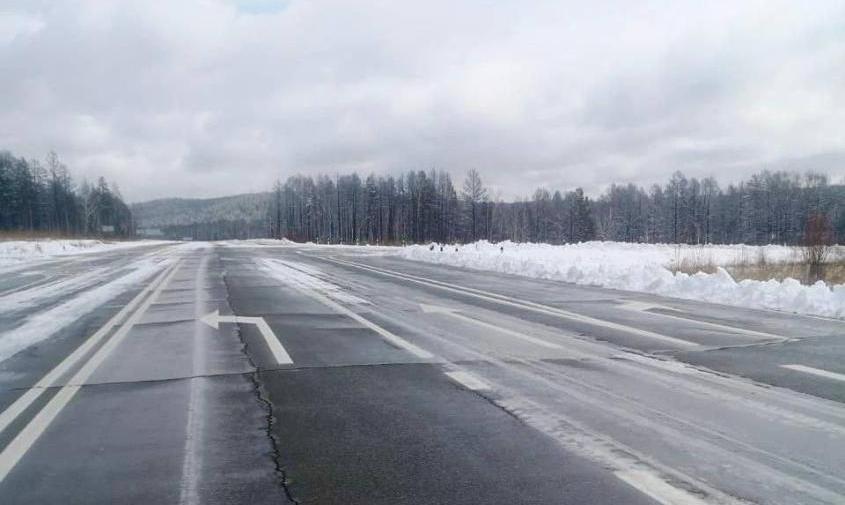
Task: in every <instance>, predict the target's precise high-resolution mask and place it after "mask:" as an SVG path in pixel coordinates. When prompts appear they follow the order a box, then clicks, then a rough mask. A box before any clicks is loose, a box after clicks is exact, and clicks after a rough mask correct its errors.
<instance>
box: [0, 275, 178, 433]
mask: <svg viewBox="0 0 845 505" xmlns="http://www.w3.org/2000/svg"><path fill="white" fill-rule="evenodd" d="M167 272H168V269H167V268H165V269H164V270H163V271H162V272H161V273H160V274H159V276H158V277H156V278H155V279H154V280H153V282H151V283H150V284H148V285H147V287H145V288H144V289H143V290H142V291H141V292H140V293H138V294H137V295H136V296H135V298H133V299H132V300H131V301H130V302H129V303H127V304H126V306H125V307H123V308H122V309H121V310H120V312H118V313H117V314H115V315H114V316H113V317H112V318H111V319H109V320H108V322H107V323H106V324H104V325H103V326H101V327H100V329H99V330H97V331H96V332H94V334H92V335H91V336H90V337H88V339H87V340H85V342H83V343H82V345H80V346H79V347H77V348H76V350H74V351H73V352H72V353H71V354H69V355H68V356H67V357H66V358H65V359H64V360H62V362H61V363H59V364H58V365H56V367H55V368H53V369H52V370H50V372H48V373H47V375H45V376H44V377H42V378H41V380H39V381H38V382H36V383H35V385H34V386H32V387H31V388H30V389H28V390H27V391H26V393H24V394H23V395H21V396H20V397H18V399H17V400H15V401H14V403H12V404H11V405H10V406H9V407H8V408H7V409H6V410H4V411H3V412H2V413H0V433H2V432H3V430H5V429H6V428H7V427H8V426H9V424H11V423H12V421H14V420H15V419H16V418H17V417H18V416H19V415H21V413H22V412H23V411H24V410H26V409H27V408H28V407H29V406H30V405H32V403H33V402H34V401H35V400H37V399H38V397H39V396H41V395H42V394H43V393H44V391H45V390H46V388H49V387H51V386H53V385H55V382H56V381H57V380H58V379H59V378H60V377H61V376H62V375H64V374H65V373H67V372H68V370H70V369H71V368H72V367H73V366H74V365H75V364H76V363H77V362H78V361H79V360H80V359H82V357H83V356H85V355H86V354H88V352H89V351H90V350H91V349H92V348H94V347H95V346H96V345H97V344H98V343H100V341H101V340H102V339H103V338H105V336H106V335H107V334H108V333H109V331H111V329H112V328H114V327H115V326H117V325H118V324H120V322H121V321H122V320H123V319H124V318H125V317H126V315H127V314H128V313H129V312H131V311H132V310H134V309H135V307H136V306H137V305H138V304H139V303H140V302H141V300H143V299H144V297H145V296H146V295H147V294H148V293H149V292H151V291H153V290H154V289H155V288H156V287H157V286H158V285H159V284H160V283H161V282H162V280H163V279H164V278H165V276H166V275H167Z"/></svg>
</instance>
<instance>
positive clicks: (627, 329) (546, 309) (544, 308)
mask: <svg viewBox="0 0 845 505" xmlns="http://www.w3.org/2000/svg"><path fill="white" fill-rule="evenodd" d="M312 257H314V258H317V259H322V260H324V261H329V262H333V263H338V264H341V265H347V266H352V267H355V268H359V269H361V270H367V271H371V272H374V273H377V274H381V275H385V276H388V277H395V278H398V279H402V280H406V281H410V282H415V283H417V284H422V285H426V286H431V287H435V288H438V289H442V290H444V291H450V292H454V293H458V294H462V295H464V296H474V297H476V298H480V299H483V300H487V301H491V302H495V303H500V304H503V305H510V306H513V307H518V308H520V309H524V310H532V311H534V312H539V313H543V314H548V315H552V316H556V317H560V318H562V319H569V320H571V321H577V322H581V323H585V324H589V325H591V326H600V327H603V328H608V329H611V330H616V331H621V332H624V333H629V334H633V335H638V336H641V337H646V338H650V339H653V340H660V341H663V342H667V343H670V344H672V345H676V346H679V347H689V348H693V347H699V346H700V345H699V344H698V343H696V342H690V341H688V340H683V339H680V338H676V337H670V336H668V335H663V334H660V333H655V332H653V331H648V330H641V329H639V328H634V327H632V326H626V325H624V324H619V323H614V322H611V321H606V320H604V319H596V318H594V317H590V316H585V315H583V314H576V313H575V312H569V311H566V310H563V309H559V308H557V307H550V306H548V305H542V304H539V303H534V302H529V301H526V300H520V299H518V298H513V297H510V296H505V295H500V294H497V293H490V292H486V291H482V290H480V289H474V288H467V287H464V286H458V285H455V284H448V283H445V282H440V281H434V280H431V279H426V278H423V277H416V276H412V275H406V274H402V273H399V272H394V271H392V270H383V269H380V268H374V267H370V266H367V265H362V264H360V263H353V262H351V261H344V260H338V259H334V258H325V257H322V256H312Z"/></svg>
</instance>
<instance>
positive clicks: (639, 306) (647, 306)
mask: <svg viewBox="0 0 845 505" xmlns="http://www.w3.org/2000/svg"><path fill="white" fill-rule="evenodd" d="M620 307H621V308H623V309H625V310H632V311H635V312H645V313H646V314H649V315H652V316H658V317H665V318H668V319H675V320H678V321H684V322H688V323H695V324H700V325H702V326H709V327H710V328H716V329H719V330H722V331H726V332H729V333H742V334H745V335H749V336H754V337H759V338H762V339H765V340H772V339H773V340H789V338H788V337H784V336H783V335H775V334H773V333H766V332H765V331H757V330H747V329H745V328H740V327H738V326H728V325H726V324H719V323H711V322H710V321H701V320H699V319H694V318H692V317H684V316H682V315H676V314H666V313H663V312H651V309H666V310H671V311H674V312H678V314H683V312H681V311H680V310H678V309H675V308H674V307H666V306H663V305H658V304H653V303H647V302H639V301H633V302H627V303H623V304H622V305H620Z"/></svg>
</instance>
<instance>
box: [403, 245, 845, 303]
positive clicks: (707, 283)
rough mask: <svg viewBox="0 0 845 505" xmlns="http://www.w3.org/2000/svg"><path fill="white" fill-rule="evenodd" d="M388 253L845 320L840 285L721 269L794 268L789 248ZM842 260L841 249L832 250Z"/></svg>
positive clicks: (500, 248)
mask: <svg viewBox="0 0 845 505" xmlns="http://www.w3.org/2000/svg"><path fill="white" fill-rule="evenodd" d="M394 254H397V255H399V256H401V257H403V258H406V259H410V260H415V261H425V262H429V263H438V264H443V265H451V266H458V267H465V268H471V269H476V270H489V271H494V272H501V273H507V274H515V275H523V276H526V277H534V278H538V279H552V280H558V281H564V282H572V283H575V284H584V285H591V286H601V287H606V288H614V289H622V290H627V291H639V292H644V293H653V294H657V295H662V296H670V297H675V298H685V299H690V300H702V301H707V302H714V303H724V304H729V305H735V306H741V307H750V308H763V309H773V310H782V311H787V312H795V313H800V314H811V315H819V316H827V317H836V318H845V285H842V284H840V285H834V286H828V285H826V284H825V283H823V282H818V283H816V284H814V285H812V286H804V285H802V284H801V283H799V282H798V281H797V280H795V279H785V280H784V281H783V282H779V281H776V280H769V281H766V282H761V281H753V280H743V281H740V282H736V281H735V280H734V279H733V278H732V277H731V275H730V274H729V273H728V272H727V271H726V270H724V269H723V268H721V267H724V266H730V265H735V264H740V263H743V262H748V261H750V262H752V263H753V262H754V261H757V260H758V259H759V257H760V255H764V256H765V261H767V262H769V263H778V262H789V261H794V260H795V256H794V252H793V250H792V249H790V248H788V247H783V246H762V247H754V246H744V245H730V246H704V247H698V246H681V247H678V246H674V245H660V244H658V245H652V244H626V243H618V242H586V243H582V244H570V245H561V246H553V245H548V244H517V243H512V242H503V243H500V244H491V243H488V242H486V241H482V242H476V243H473V244H468V245H463V246H457V251H456V250H455V246H445V247H444V248H443V251H441V250H440V246H439V245H436V246H435V247H434V248H433V249H432V248H431V246H408V247H403V248H400V249H397V250H396V252H395V253H394ZM836 254H837V256H838V255H841V254H842V251H841V249H838V250H837V251H836ZM684 262H688V264H709V265H714V266H717V267H719V268H718V271H717V272H716V273H714V274H705V273H701V272H699V273H697V274H694V275H688V274H685V273H673V272H671V271H670V270H669V268H671V267H672V266H674V265H678V264H683V263H684Z"/></svg>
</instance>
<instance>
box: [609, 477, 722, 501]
mask: <svg viewBox="0 0 845 505" xmlns="http://www.w3.org/2000/svg"><path fill="white" fill-rule="evenodd" d="M613 474H614V475H616V477H617V478H619V479H620V480H622V482H624V483H626V484H628V485H629V486H631V487H633V488H634V489H636V490H637V491H639V492H641V493H643V494H644V495H646V496H648V497H649V498H651V499H652V500H655V501H656V502H658V503H662V504H663V505H707V502H706V501H704V500H702V499H701V498H699V497H697V496H695V495H694V494H692V493H689V492H687V491H684V490H683V489H679V488H676V487H675V486H673V485H671V484H669V483H668V482H666V481H664V480H663V479H661V478H660V477H658V476H657V475H654V474H653V473H652V472H647V471H645V470H622V471H618V472H614V473H613Z"/></svg>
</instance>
